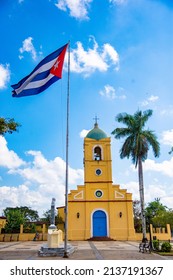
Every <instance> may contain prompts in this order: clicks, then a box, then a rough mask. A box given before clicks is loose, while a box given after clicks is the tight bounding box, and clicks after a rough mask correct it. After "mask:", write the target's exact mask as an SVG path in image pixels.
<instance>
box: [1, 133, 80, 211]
mask: <svg viewBox="0 0 173 280" xmlns="http://www.w3.org/2000/svg"><path fill="white" fill-rule="evenodd" d="M0 143H1V145H0V166H4V167H7V168H8V169H9V170H8V174H10V175H11V176H12V175H13V176H15V175H18V176H20V177H21V179H23V184H21V185H19V186H3V185H2V182H1V187H0V197H1V206H0V211H2V209H4V208H6V207H7V206H11V207H15V206H24V205H26V206H28V207H31V208H33V209H36V210H38V211H39V213H41V214H42V212H43V211H46V210H47V209H49V208H50V203H51V199H52V197H55V198H56V205H57V206H61V205H64V203H65V169H66V164H65V161H64V160H63V159H61V158H60V157H56V158H54V159H53V160H47V159H46V158H45V157H44V156H43V154H42V153H41V152H40V151H28V152H27V153H26V154H27V155H29V156H31V157H32V160H31V161H30V162H27V163H25V164H24V162H23V161H22V160H21V159H20V158H19V157H18V156H17V154H16V153H15V152H14V151H10V150H8V148H7V143H6V141H5V139H4V138H3V137H0ZM22 164H23V165H22ZM68 171H69V189H71V188H72V189H74V188H76V185H77V184H82V183H83V170H82V169H73V168H71V167H70V166H69V170H68Z"/></svg>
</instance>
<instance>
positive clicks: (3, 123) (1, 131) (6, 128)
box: [0, 117, 20, 136]
mask: <svg viewBox="0 0 173 280" xmlns="http://www.w3.org/2000/svg"><path fill="white" fill-rule="evenodd" d="M19 126H20V124H19V123H17V122H15V121H14V119H8V118H6V119H5V118H2V117H0V135H2V136H4V135H5V134H6V133H10V134H12V133H13V132H14V131H18V128H19Z"/></svg>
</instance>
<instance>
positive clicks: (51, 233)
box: [38, 225, 74, 257]
mask: <svg viewBox="0 0 173 280" xmlns="http://www.w3.org/2000/svg"><path fill="white" fill-rule="evenodd" d="M73 252H74V247H73V246H71V245H70V244H67V255H68V256H69V255H70V254H72V253H73ZM38 255H39V256H42V257H52V256H54V257H56V256H61V257H62V256H63V255H64V242H63V233H62V230H60V229H59V230H57V228H56V226H55V225H51V226H50V227H49V229H48V244H45V245H43V246H42V247H41V249H40V250H39V251H38Z"/></svg>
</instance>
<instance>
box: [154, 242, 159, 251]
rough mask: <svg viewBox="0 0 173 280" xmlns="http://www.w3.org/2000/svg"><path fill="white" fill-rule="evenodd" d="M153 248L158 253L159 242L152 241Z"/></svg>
mask: <svg viewBox="0 0 173 280" xmlns="http://www.w3.org/2000/svg"><path fill="white" fill-rule="evenodd" d="M153 248H154V249H155V250H156V251H159V240H153Z"/></svg>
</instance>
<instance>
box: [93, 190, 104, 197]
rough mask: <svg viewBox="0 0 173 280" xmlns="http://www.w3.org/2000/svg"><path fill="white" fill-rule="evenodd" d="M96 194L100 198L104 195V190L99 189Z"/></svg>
mask: <svg viewBox="0 0 173 280" xmlns="http://www.w3.org/2000/svg"><path fill="white" fill-rule="evenodd" d="M95 195H96V196H97V197H98V198H100V197H102V195H103V192H102V191H101V190H97V191H96V192H95Z"/></svg>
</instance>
